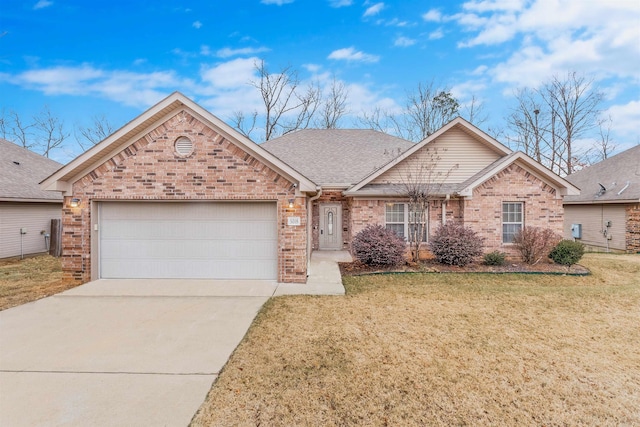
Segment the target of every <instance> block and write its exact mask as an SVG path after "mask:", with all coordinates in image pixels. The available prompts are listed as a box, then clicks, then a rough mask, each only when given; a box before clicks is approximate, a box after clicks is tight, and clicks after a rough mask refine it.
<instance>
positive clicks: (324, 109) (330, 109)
mask: <svg viewBox="0 0 640 427" xmlns="http://www.w3.org/2000/svg"><path fill="white" fill-rule="evenodd" d="M328 92H329V93H328V94H327V95H324V94H323V97H322V102H321V105H320V110H319V112H318V114H319V118H318V121H317V123H316V125H317V126H318V127H319V128H321V129H336V128H337V127H338V122H339V121H340V119H341V118H342V117H343V116H344V115H345V114H346V113H347V98H348V96H349V91H348V89H347V88H346V87H345V85H344V83H343V82H341V81H338V80H337V79H336V77H335V76H333V79H332V81H331V86H330V87H329V91H328Z"/></svg>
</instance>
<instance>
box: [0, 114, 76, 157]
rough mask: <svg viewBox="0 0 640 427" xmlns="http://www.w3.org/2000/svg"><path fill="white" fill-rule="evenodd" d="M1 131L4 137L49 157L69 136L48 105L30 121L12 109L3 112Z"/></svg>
mask: <svg viewBox="0 0 640 427" xmlns="http://www.w3.org/2000/svg"><path fill="white" fill-rule="evenodd" d="M1 131H2V134H3V137H4V138H7V139H8V140H10V141H12V142H14V143H16V144H18V145H20V146H22V147H24V148H27V149H29V150H32V151H35V152H38V153H40V154H42V155H43V156H45V157H49V156H50V154H51V151H53V150H54V149H56V148H60V147H62V145H63V143H64V141H65V140H66V139H67V138H68V137H69V133H67V132H66V130H65V128H64V123H63V122H62V121H61V120H60V119H59V118H58V117H56V116H54V115H53V114H52V113H51V110H50V109H49V107H48V106H45V107H44V108H43V109H42V110H41V111H40V113H38V115H35V116H33V117H32V118H31V120H30V121H26V120H24V119H23V118H22V117H20V115H19V114H18V113H17V112H16V111H14V110H11V111H9V113H8V114H7V115H5V114H3V117H2V125H1Z"/></svg>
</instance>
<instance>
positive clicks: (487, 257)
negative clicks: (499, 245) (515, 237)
mask: <svg viewBox="0 0 640 427" xmlns="http://www.w3.org/2000/svg"><path fill="white" fill-rule="evenodd" d="M505 257H506V254H505V253H504V252H500V251H493V252H489V253H488V254H484V264H485V265H504V263H505Z"/></svg>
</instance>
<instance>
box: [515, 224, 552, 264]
mask: <svg viewBox="0 0 640 427" xmlns="http://www.w3.org/2000/svg"><path fill="white" fill-rule="evenodd" d="M561 239H562V237H561V236H559V235H557V234H556V233H554V232H553V230H551V229H549V228H538V227H522V229H521V230H520V231H519V232H518V233H517V234H516V235H515V236H514V238H513V244H514V245H515V247H516V249H517V250H518V252H520V256H522V261H524V262H525V263H527V264H537V263H538V262H539V261H540V260H541V259H543V258H545V257H547V256H548V255H549V252H551V249H553V247H554V246H555V245H556V244H557V243H558V242H559V241H560V240H561Z"/></svg>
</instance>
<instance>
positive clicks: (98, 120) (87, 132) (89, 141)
mask: <svg viewBox="0 0 640 427" xmlns="http://www.w3.org/2000/svg"><path fill="white" fill-rule="evenodd" d="M91 120H92V125H91V126H90V127H84V126H78V127H77V129H76V131H75V132H74V133H75V137H76V141H78V145H79V146H80V148H82V150H87V149H88V148H90V147H91V146H93V145H96V144H97V143H99V142H100V141H102V140H103V139H105V138H106V137H108V136H109V135H111V134H112V133H113V131H114V129H113V125H112V124H111V123H110V122H109V120H108V119H107V117H106V116H104V115H100V116H93V117H92V118H91Z"/></svg>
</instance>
